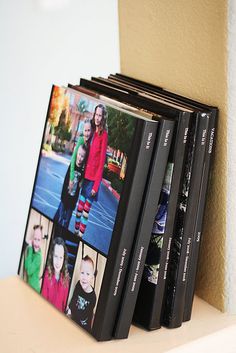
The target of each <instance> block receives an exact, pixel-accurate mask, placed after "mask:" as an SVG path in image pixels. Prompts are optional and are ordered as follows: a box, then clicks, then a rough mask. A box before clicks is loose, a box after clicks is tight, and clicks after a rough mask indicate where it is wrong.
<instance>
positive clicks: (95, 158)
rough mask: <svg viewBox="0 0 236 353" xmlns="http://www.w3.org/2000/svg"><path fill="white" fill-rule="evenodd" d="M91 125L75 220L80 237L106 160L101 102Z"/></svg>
mask: <svg viewBox="0 0 236 353" xmlns="http://www.w3.org/2000/svg"><path fill="white" fill-rule="evenodd" d="M91 125H92V130H93V137H92V139H91V141H90V146H89V154H88V159H87V162H86V167H85V175H84V180H83V183H82V188H81V193H80V197H79V202H78V205H77V212H76V220H75V234H78V235H79V236H80V237H83V235H84V233H85V230H86V227H87V224H88V217H89V212H90V210H91V207H92V204H93V202H94V201H97V199H98V192H99V187H100V184H101V181H102V175H103V168H104V164H105V160H106V152H107V143H108V133H107V110H106V107H105V106H104V105H103V104H98V105H97V106H96V107H95V109H94V114H93V119H92V122H91Z"/></svg>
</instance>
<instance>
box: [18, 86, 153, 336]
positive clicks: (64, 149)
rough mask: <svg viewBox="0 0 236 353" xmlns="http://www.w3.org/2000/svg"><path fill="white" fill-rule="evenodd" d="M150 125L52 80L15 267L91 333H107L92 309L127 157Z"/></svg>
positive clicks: (116, 232) (116, 224) (111, 251)
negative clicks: (19, 253) (16, 265)
mask: <svg viewBox="0 0 236 353" xmlns="http://www.w3.org/2000/svg"><path fill="white" fill-rule="evenodd" d="M147 126H148V129H149V130H148V129H147V131H146V130H145V127H147ZM155 128H156V124H155V122H151V121H145V120H142V119H140V118H137V117H135V114H132V113H127V112H126V111H124V110H121V109H117V108H115V107H112V106H111V105H108V104H104V103H102V102H101V101H99V100H97V99H96V98H93V97H89V96H87V95H85V94H82V93H80V92H76V91H74V90H73V89H70V88H62V87H57V86H53V88H52V93H51V97H50V102H49V108H48V114H47V119H46V123H45V128H44V134H43V139H42V144H41V150H40V155H39V161H38V167H37V172H36V177H35V182H34V188H33V193H32V199H31V204H30V209H29V215H28V220H27V226H26V231H25V237H24V241H23V246H22V254H21V260H20V264H19V271H18V272H19V275H20V276H21V277H22V278H23V279H24V280H25V281H26V282H27V283H28V284H29V285H30V286H31V287H32V288H33V289H34V290H35V291H36V292H38V293H40V294H41V295H42V296H43V297H44V298H45V299H46V300H48V301H49V302H50V303H52V305H54V306H55V307H56V308H57V309H58V310H60V311H61V312H63V313H65V315H67V316H68V317H69V318H70V319H72V320H73V321H75V322H76V323H77V324H79V325H80V326H81V327H83V328H84V329H85V330H87V331H88V332H90V333H92V334H93V335H94V336H95V337H96V338H97V339H99V340H102V339H109V338H110V337H109V334H108V335H107V337H105V338H104V337H103V335H102V333H99V332H98V331H99V321H100V320H101V326H102V322H103V320H104V321H105V320H106V319H105V318H103V315H102V314H101V313H100V314H98V316H99V317H98V318H97V317H96V314H97V308H98V307H99V305H100V306H101V305H102V303H101V304H99V299H100V294H101V292H106V290H107V288H106V286H107V283H109V282H108V280H106V281H105V283H103V282H104V281H103V279H104V273H105V272H107V273H108V274H107V275H106V278H109V273H110V271H111V266H112V261H114V259H112V258H114V256H115V246H116V244H115V243H117V244H119V241H120V239H119V236H120V237H122V236H123V235H122V231H121V230H122V227H123V224H121V223H122V217H123V215H122V212H124V211H122V210H123V209H124V205H126V206H127V198H129V197H130V194H129V192H130V191H127V186H128V184H129V183H132V177H131V176H132V175H133V176H134V175H135V173H136V169H135V168H134V166H133V165H131V166H130V167H129V159H130V157H132V160H133V162H135V161H136V162H137V161H138V159H139V154H140V153H139V152H140V148H141V146H142V148H143V146H144V145H142V142H143V143H145V144H146V143H147V137H148V136H149V135H148V134H147V133H148V131H149V134H150V133H151V131H153V134H154V136H153V139H154V137H155ZM145 133H146V134H147V136H146V135H145ZM149 137H150V136H149ZM137 138H139V139H140V146H139V147H138V148H137ZM151 144H152V143H151ZM134 146H135V147H134ZM143 150H144V149H143ZM151 150H152V148H150V150H149V148H148V149H145V151H146V153H148V154H149V155H150V158H151ZM145 151H144V152H145ZM135 158H136V160H135ZM146 163H147V162H146ZM130 164H131V163H130ZM131 167H132V169H133V170H131ZM146 169H147V171H148V163H147V168H146ZM128 170H130V171H128ZM127 172H128V175H129V178H128V179H129V180H128V181H127ZM126 184H127V186H126V188H125V187H124V185H126ZM126 194H127V195H126ZM137 213H138V210H137ZM113 238H114V239H113ZM123 241H124V239H123ZM112 243H113V245H112V246H111V244H112ZM118 250H119V247H117V251H118ZM127 251H128V250H127ZM122 254H123V261H126V259H125V255H126V254H125V253H124V252H122ZM117 256H119V251H118V253H117ZM127 256H128V255H127ZM108 259H109V261H108ZM117 261H118V262H119V261H120V260H119V259H118V260H117ZM108 262H109V264H108V266H107V263H108ZM110 262H111V264H110ZM114 270H118V269H117V266H114ZM110 278H111V276H110ZM111 285H112V283H111ZM116 290H117V291H118V290H119V291H120V290H121V289H120V288H116ZM104 296H105V294H104ZM100 312H101V309H100ZM94 323H95V324H94ZM93 326H96V327H97V328H96V327H95V329H94V327H93ZM105 336H106V335H105Z"/></svg>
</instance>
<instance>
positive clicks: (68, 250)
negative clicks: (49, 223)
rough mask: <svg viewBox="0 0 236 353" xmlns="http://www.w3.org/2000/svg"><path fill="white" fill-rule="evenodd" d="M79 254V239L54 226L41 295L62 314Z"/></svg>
mask: <svg viewBox="0 0 236 353" xmlns="http://www.w3.org/2000/svg"><path fill="white" fill-rule="evenodd" d="M77 252H78V239H77V238H76V237H75V236H74V235H73V234H71V233H70V232H69V231H68V230H66V229H64V228H62V227H59V226H54V228H53V235H52V238H51V243H50V248H49V251H48V257H47V264H46V267H45V271H44V275H43V282H42V289H41V294H42V296H43V297H44V298H45V299H46V300H48V301H49V302H50V303H51V304H52V305H53V306H55V307H56V308H57V309H58V310H60V311H61V312H65V309H66V303H67V298H68V294H69V287H70V281H71V278H72V275H73V271H74V267H75V260H76V255H77Z"/></svg>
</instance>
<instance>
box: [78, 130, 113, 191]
mask: <svg viewBox="0 0 236 353" xmlns="http://www.w3.org/2000/svg"><path fill="white" fill-rule="evenodd" d="M107 140H108V134H107V131H106V130H103V132H102V134H101V135H99V134H98V133H97V132H95V133H94V135H93V138H92V141H91V144H90V149H89V155H88V159H87V163H86V167H85V175H84V177H85V178H86V179H88V180H91V181H94V185H93V190H94V191H96V192H97V191H98V188H99V185H100V183H101V180H102V174H103V168H104V163H105V159H106V152H107Z"/></svg>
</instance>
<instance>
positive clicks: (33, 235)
mask: <svg viewBox="0 0 236 353" xmlns="http://www.w3.org/2000/svg"><path fill="white" fill-rule="evenodd" d="M52 227H53V223H52V222H51V221H50V220H49V219H47V218H46V217H44V216H42V215H41V214H40V213H39V212H37V211H35V210H34V209H31V210H30V214H29V219H28V224H27V228H26V233H25V238H24V242H23V247H22V253H21V261H20V266H19V275H20V277H21V278H23V279H24V280H25V281H26V282H27V283H28V284H29V285H30V286H31V287H32V288H33V289H34V290H36V291H37V292H38V293H40V290H41V285H42V277H43V272H44V267H45V263H46V259H47V253H48V248H49V243H50V239H51V234H52Z"/></svg>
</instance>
